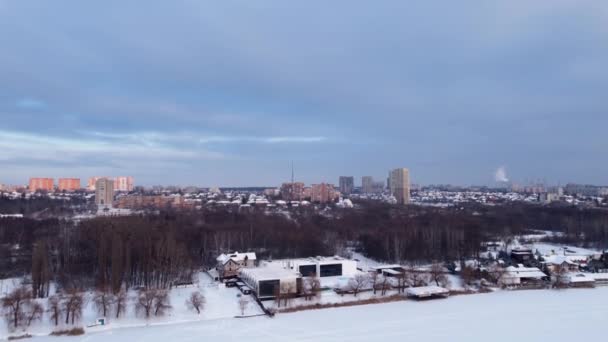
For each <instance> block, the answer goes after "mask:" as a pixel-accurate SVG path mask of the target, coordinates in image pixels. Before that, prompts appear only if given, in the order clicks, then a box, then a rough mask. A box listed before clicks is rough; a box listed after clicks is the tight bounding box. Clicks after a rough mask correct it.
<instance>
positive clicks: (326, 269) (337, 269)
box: [320, 264, 342, 277]
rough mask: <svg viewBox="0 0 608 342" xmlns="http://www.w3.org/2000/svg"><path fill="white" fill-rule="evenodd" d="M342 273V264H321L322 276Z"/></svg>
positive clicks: (333, 275) (334, 275)
mask: <svg viewBox="0 0 608 342" xmlns="http://www.w3.org/2000/svg"><path fill="white" fill-rule="evenodd" d="M341 275H342V264H331V265H321V275H320V276H321V277H337V276H341Z"/></svg>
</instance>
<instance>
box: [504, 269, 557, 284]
mask: <svg viewBox="0 0 608 342" xmlns="http://www.w3.org/2000/svg"><path fill="white" fill-rule="evenodd" d="M505 271H506V272H505V274H504V276H503V277H502V278H501V279H500V283H501V285H504V286H513V285H515V286H519V285H526V284H535V283H542V282H546V281H548V280H549V276H547V275H546V274H545V273H543V272H542V271H541V270H540V269H538V268H537V267H524V266H523V265H521V264H519V265H517V267H515V266H509V267H507V268H506V270H505Z"/></svg>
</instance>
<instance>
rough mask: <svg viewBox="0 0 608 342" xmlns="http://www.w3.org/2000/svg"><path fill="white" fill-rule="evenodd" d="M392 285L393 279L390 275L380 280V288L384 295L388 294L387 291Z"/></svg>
mask: <svg viewBox="0 0 608 342" xmlns="http://www.w3.org/2000/svg"><path fill="white" fill-rule="evenodd" d="M391 287H392V285H391V280H390V278H389V277H386V276H384V277H382V279H381V280H380V290H381V291H382V292H381V294H382V295H383V296H384V295H386V292H388V290H390V289H391Z"/></svg>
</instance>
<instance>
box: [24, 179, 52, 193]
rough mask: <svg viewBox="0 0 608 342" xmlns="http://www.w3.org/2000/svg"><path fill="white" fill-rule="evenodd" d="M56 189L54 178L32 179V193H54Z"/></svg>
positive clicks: (30, 188) (30, 187)
mask: <svg viewBox="0 0 608 342" xmlns="http://www.w3.org/2000/svg"><path fill="white" fill-rule="evenodd" d="M54 187H55V180H54V179H53V178H30V186H29V190H30V191H31V192H36V191H39V190H42V191H53V189H54Z"/></svg>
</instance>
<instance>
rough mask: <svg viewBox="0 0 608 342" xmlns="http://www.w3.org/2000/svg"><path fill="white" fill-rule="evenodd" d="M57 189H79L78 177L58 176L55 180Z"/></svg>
mask: <svg viewBox="0 0 608 342" xmlns="http://www.w3.org/2000/svg"><path fill="white" fill-rule="evenodd" d="M57 189H58V190H59V191H76V190H79V189H80V178H59V180H58V181H57Z"/></svg>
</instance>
